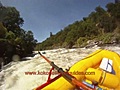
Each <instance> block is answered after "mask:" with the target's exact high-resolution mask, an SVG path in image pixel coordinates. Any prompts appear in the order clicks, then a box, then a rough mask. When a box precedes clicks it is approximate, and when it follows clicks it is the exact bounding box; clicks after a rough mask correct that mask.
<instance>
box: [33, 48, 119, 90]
mask: <svg viewBox="0 0 120 90" xmlns="http://www.w3.org/2000/svg"><path fill="white" fill-rule="evenodd" d="M104 58H107V59H109V60H110V62H109V61H107V64H108V65H107V66H106V61H105V60H103V59H104ZM101 63H102V64H101ZM111 64H112V65H111ZM105 66H106V67H105ZM105 68H108V69H109V70H105ZM111 70H112V71H111ZM68 72H69V73H70V74H71V75H73V76H74V77H76V79H77V80H79V81H80V82H83V81H84V82H87V83H90V84H92V83H93V82H96V83H97V86H98V87H101V88H102V89H103V90H111V89H112V90H120V55H118V54H117V53H115V52H112V51H108V50H97V51H96V52H94V53H92V54H90V55H88V56H87V57H86V58H84V59H82V60H80V61H79V62H77V63H76V64H74V65H73V66H72V67H71V68H70V70H69V71H68ZM75 88H76V87H75V86H73V85H72V84H70V83H69V82H68V81H67V80H65V79H64V78H63V77H62V76H60V77H59V78H58V79H57V80H54V81H53V82H51V83H49V84H48V85H47V84H46V85H43V87H42V89H40V88H36V89H34V90H74V89H75Z"/></svg>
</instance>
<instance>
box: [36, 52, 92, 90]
mask: <svg viewBox="0 0 120 90" xmlns="http://www.w3.org/2000/svg"><path fill="white" fill-rule="evenodd" d="M38 53H39V54H40V56H42V57H43V58H44V59H45V60H46V61H47V62H48V63H49V64H50V65H51V66H52V67H54V68H55V69H56V70H57V71H58V72H59V73H60V74H61V75H62V76H63V77H64V78H65V79H66V80H67V81H69V82H70V83H72V84H74V85H76V86H78V87H82V88H84V89H85V90H94V89H92V88H90V87H88V86H86V85H85V84H83V83H81V82H79V81H78V80H77V79H76V78H75V77H74V76H72V75H70V74H69V73H67V72H65V71H64V70H63V69H62V68H59V67H58V66H57V65H55V64H54V62H52V61H50V60H48V59H47V58H46V57H45V56H43V55H42V54H41V53H40V52H38Z"/></svg>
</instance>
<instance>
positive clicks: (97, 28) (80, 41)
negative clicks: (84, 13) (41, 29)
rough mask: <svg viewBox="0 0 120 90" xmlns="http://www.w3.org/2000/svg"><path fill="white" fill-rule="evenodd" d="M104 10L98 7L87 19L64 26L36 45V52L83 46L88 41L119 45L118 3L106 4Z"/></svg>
mask: <svg viewBox="0 0 120 90" xmlns="http://www.w3.org/2000/svg"><path fill="white" fill-rule="evenodd" d="M106 8H107V9H106V10H105V9H103V8H102V7H100V6H98V7H96V8H95V11H93V12H91V13H90V14H89V15H88V17H83V20H81V21H75V22H74V23H73V24H70V25H68V26H66V27H65V28H64V29H63V30H61V31H59V32H58V33H56V34H55V35H53V36H52V37H49V38H47V39H46V40H45V41H43V42H42V43H39V44H38V45H37V48H36V50H39V49H41V50H43V49H51V48H59V47H68V48H72V47H73V46H78V47H80V46H85V45H87V41H88V40H98V41H102V43H103V44H105V43H113V41H114V42H116V43H120V40H119V37H120V3H108V4H107V5H106Z"/></svg>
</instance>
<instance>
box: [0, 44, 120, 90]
mask: <svg viewBox="0 0 120 90" xmlns="http://www.w3.org/2000/svg"><path fill="white" fill-rule="evenodd" d="M104 48H105V49H109V50H112V51H115V52H117V53H118V54H120V47H117V46H114V47H112V46H110V47H104ZM97 49H99V47H93V48H88V49H85V48H78V49H64V48H63V49H55V50H46V51H42V52H45V54H43V55H44V56H46V57H47V58H48V59H49V60H52V61H53V62H54V63H55V64H56V65H58V66H59V67H62V68H63V69H66V68H69V67H71V66H72V65H73V64H74V63H76V62H77V61H79V60H80V59H82V58H84V57H86V56H87V55H88V54H90V53H92V52H94V51H96V50H97ZM50 68H51V66H50V65H49V64H48V63H47V62H46V61H45V60H44V59H43V58H41V57H40V56H39V55H38V54H37V55H35V56H34V57H32V58H31V60H28V61H20V62H11V63H10V64H8V65H6V66H5V67H4V70H3V71H2V72H0V81H1V83H0V85H1V87H0V90H32V89H33V88H35V87H37V86H39V85H41V84H43V83H44V82H46V80H47V75H25V72H49V69H50Z"/></svg>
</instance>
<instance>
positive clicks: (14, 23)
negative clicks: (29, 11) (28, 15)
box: [0, 6, 37, 64]
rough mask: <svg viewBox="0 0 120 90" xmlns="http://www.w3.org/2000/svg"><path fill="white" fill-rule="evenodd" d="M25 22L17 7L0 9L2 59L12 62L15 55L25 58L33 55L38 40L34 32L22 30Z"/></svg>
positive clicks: (0, 54) (0, 50)
mask: <svg viewBox="0 0 120 90" xmlns="http://www.w3.org/2000/svg"><path fill="white" fill-rule="evenodd" d="M23 23H24V20H23V19H22V18H21V17H20V13H19V11H17V10H16V8H15V7H4V6H2V7H0V47H1V48H0V57H3V58H7V59H6V61H5V64H6V63H8V62H10V61H11V60H12V56H13V55H14V54H18V55H19V56H21V57H23V56H26V55H27V54H30V53H32V51H33V50H34V47H35V45H36V42H37V40H35V39H34V35H33V33H32V31H25V30H24V29H22V28H21V26H22V25H23Z"/></svg>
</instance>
